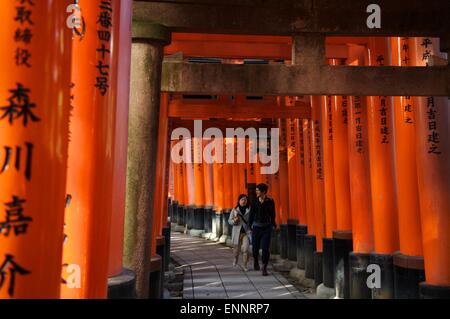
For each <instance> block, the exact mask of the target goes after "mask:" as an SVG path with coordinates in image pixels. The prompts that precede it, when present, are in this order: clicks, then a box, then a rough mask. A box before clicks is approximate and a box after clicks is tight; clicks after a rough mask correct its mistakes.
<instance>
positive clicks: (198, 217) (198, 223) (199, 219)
mask: <svg viewBox="0 0 450 319" xmlns="http://www.w3.org/2000/svg"><path fill="white" fill-rule="evenodd" d="M192 228H193V229H200V230H203V231H204V230H205V209H204V208H203V207H196V208H194V223H193V227H192Z"/></svg>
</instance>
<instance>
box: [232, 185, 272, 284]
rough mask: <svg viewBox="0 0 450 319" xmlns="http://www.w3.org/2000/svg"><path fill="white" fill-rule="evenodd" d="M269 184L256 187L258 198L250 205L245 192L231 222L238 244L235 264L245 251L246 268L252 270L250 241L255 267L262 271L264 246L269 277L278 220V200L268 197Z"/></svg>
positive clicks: (264, 257) (235, 244) (265, 266)
mask: <svg viewBox="0 0 450 319" xmlns="http://www.w3.org/2000/svg"><path fill="white" fill-rule="evenodd" d="M267 190H268V187H267V185H266V184H258V185H257V186H256V197H257V198H256V200H255V201H254V202H253V203H252V204H251V205H250V206H249V203H248V198H247V195H245V194H241V195H239V198H238V203H237V206H236V207H235V208H233V210H232V211H231V214H230V218H229V219H228V223H229V224H230V225H231V226H233V230H232V233H231V241H232V243H233V246H234V261H233V266H237V262H238V260H239V255H240V252H241V251H242V253H243V259H244V270H245V271H248V267H247V264H248V257H249V256H248V253H249V247H250V241H251V243H252V248H253V268H254V270H260V267H259V261H258V259H259V249H260V248H261V249H262V258H261V259H262V264H263V267H262V275H263V276H267V275H268V273H267V264H268V263H269V258H270V252H269V248H270V239H271V236H272V231H273V230H275V228H276V227H277V224H276V222H275V202H274V201H273V199H271V198H269V197H268V196H267Z"/></svg>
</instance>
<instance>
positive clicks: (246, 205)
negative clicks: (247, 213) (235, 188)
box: [236, 194, 249, 208]
mask: <svg viewBox="0 0 450 319" xmlns="http://www.w3.org/2000/svg"><path fill="white" fill-rule="evenodd" d="M244 197H246V198H247V204H245V206H244V207H246V208H248V207H249V205H248V196H247V195H246V194H241V195H239V197H238V200H237V205H236V207H239V202H240V200H241V199H242V198H244Z"/></svg>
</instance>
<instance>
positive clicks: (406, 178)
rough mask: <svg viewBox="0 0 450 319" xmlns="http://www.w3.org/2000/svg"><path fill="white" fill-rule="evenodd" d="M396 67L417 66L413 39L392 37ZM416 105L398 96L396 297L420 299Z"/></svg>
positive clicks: (395, 110)
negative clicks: (414, 57)
mask: <svg viewBox="0 0 450 319" xmlns="http://www.w3.org/2000/svg"><path fill="white" fill-rule="evenodd" d="M391 46H392V61H393V65H395V66H414V64H412V63H411V62H412V61H411V58H410V55H411V54H410V49H409V47H410V40H409V38H399V37H393V38H391ZM415 114H416V105H415V103H414V102H413V98H412V97H411V96H398V97H397V96H396V97H394V124H395V131H394V137H395V170H396V186H397V194H398V222H399V240H400V241H399V243H400V251H399V252H398V253H397V254H395V255H394V275H395V277H394V283H395V289H394V290H395V297H396V298H418V297H419V282H421V281H424V280H425V273H424V267H423V252H422V232H421V224H420V204H419V189H418V180H417V167H416V158H415V154H416V138H415V131H416V115H415Z"/></svg>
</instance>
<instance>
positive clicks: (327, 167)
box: [322, 59, 337, 289]
mask: <svg viewBox="0 0 450 319" xmlns="http://www.w3.org/2000/svg"><path fill="white" fill-rule="evenodd" d="M330 60H331V61H330V64H334V63H333V62H334V60H332V59H330ZM336 99H337V97H336V96H323V97H322V100H323V101H322V116H323V121H322V132H323V168H324V176H323V177H324V189H325V236H324V238H323V255H322V259H323V285H324V286H325V287H327V288H330V289H331V288H334V286H335V283H334V280H335V276H334V271H335V267H334V254H333V247H334V245H333V231H334V230H335V229H336V198H335V187H334V166H333V121H332V119H333V109H334V106H335V104H336Z"/></svg>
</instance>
